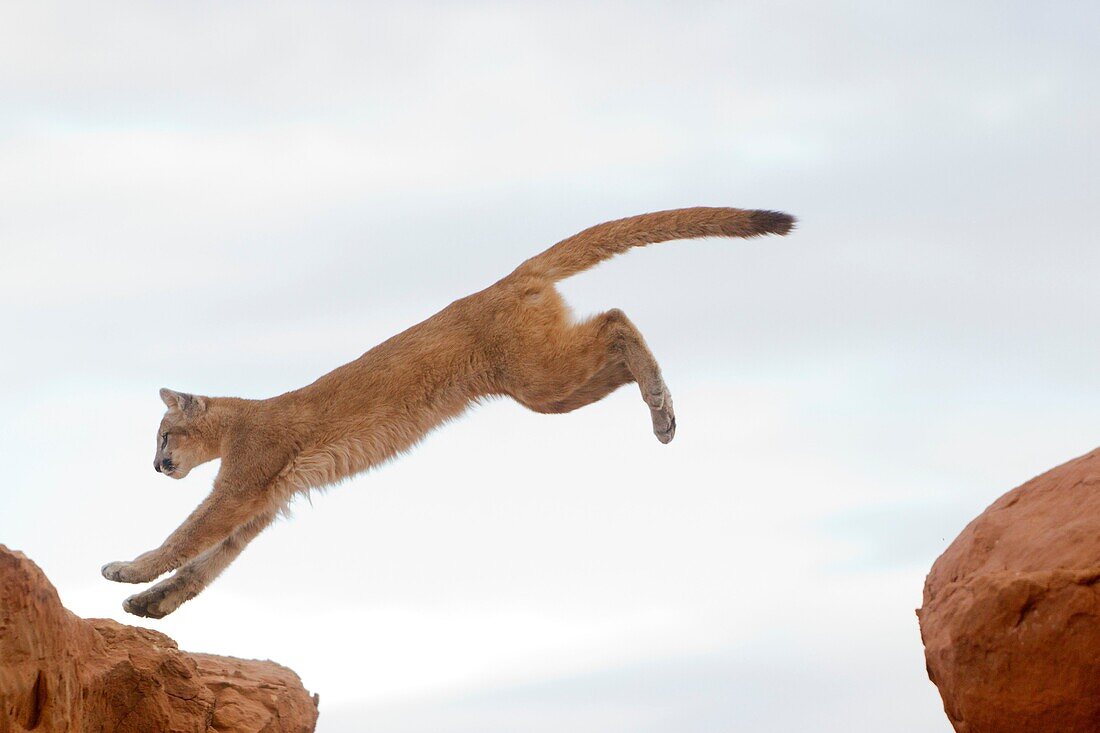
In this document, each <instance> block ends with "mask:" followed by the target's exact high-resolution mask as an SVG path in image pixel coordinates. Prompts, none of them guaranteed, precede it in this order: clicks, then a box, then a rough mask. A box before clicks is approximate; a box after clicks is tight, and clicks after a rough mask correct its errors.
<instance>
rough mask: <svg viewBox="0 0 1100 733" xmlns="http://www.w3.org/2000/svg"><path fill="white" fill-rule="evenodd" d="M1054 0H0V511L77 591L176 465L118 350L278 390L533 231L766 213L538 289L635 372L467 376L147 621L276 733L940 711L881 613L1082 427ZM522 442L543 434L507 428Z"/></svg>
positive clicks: (1078, 272) (914, 721)
mask: <svg viewBox="0 0 1100 733" xmlns="http://www.w3.org/2000/svg"><path fill="white" fill-rule="evenodd" d="M1098 15H1100V11H1098V10H1097V6H1096V4H1095V3H1086V2H1081V3H1071V2H1054V3H1043V4H1041V5H1036V4H1034V3H1022V2H1011V3H1004V2H997V3H992V2H990V3H966V4H956V3H865V4H854V3H837V2H814V3H810V2H805V1H802V2H784V3H756V2H752V3H738V4H730V3H698V4H687V3H676V4H671V3H596V4H593V3H554V4H550V3H545V4H537V3H461V4H460V3H418V2H411V3H401V4H389V3H385V4H383V3H377V4H374V3H310V4H305V3H299V4H294V3H236V4H233V5H232V6H225V5H224V4H221V3H190V4H187V5H184V6H178V7H167V6H163V5H162V4H140V3H134V4H129V3H127V4H122V3H119V4H112V5H111V6H110V7H105V6H92V5H86V4H83V3H40V2H26V3H21V2H8V3H5V4H4V5H3V7H2V8H0V201H3V202H4V203H3V206H2V212H0V247H2V252H3V266H2V267H0V338H2V340H3V343H4V344H5V347H6V348H5V354H6V356H5V358H4V359H2V360H0V377H2V378H3V380H4V383H5V384H6V385H7V386H8V388H7V390H6V392H7V395H6V397H5V399H4V406H5V409H4V410H3V411H2V412H0V440H2V445H3V454H2V459H3V466H4V487H5V488H4V489H2V490H0V492H2V493H0V497H2V500H3V503H2V506H3V511H2V512H0V542H3V543H5V544H7V545H8V546H10V547H14V548H17V549H21V550H23V551H25V552H26V553H27V554H28V555H29V556H30V557H32V558H33V559H34V560H36V561H37V562H38V563H39V564H40V565H41V566H42V567H43V568H44V569H45V570H46V572H47V573H48V574H49V575H50V577H51V578H52V580H53V581H54V583H55V584H56V585H57V587H58V589H59V591H60V593H61V596H62V599H63V600H64V601H65V603H66V604H67V605H68V606H69V607H70V608H71V609H73V610H74V611H76V612H77V613H80V614H81V615H84V616H111V617H113V618H116V619H119V620H122V621H136V619H134V618H133V617H129V616H126V615H125V614H124V613H123V612H122V611H121V607H120V604H121V601H122V599H123V598H124V597H125V596H126V595H128V594H129V593H131V592H132V591H133V589H132V588H131V587H128V586H120V585H115V584H111V583H108V582H107V581H105V580H103V579H101V578H100V577H99V574H98V568H99V566H100V565H101V564H102V563H104V562H107V561H110V560H115V559H120V558H126V557H132V556H133V555H134V554H136V553H137V552H140V551H143V550H146V549H149V548H151V547H152V546H154V545H155V544H157V543H159V541H160V540H161V539H163V537H164V535H165V534H166V533H167V532H168V531H170V530H171V529H172V528H173V527H174V526H176V524H178V523H179V521H181V520H182V519H183V517H184V516H185V515H186V514H187V512H188V511H189V510H190V509H191V508H192V507H193V506H194V505H195V504H196V503H197V502H198V501H199V500H200V499H201V498H202V496H203V495H204V494H205V492H206V490H207V489H208V488H209V481H210V478H211V476H212V475H213V467H208V468H206V469H202V470H197V471H195V472H194V473H193V474H192V475H191V476H190V477H189V478H188V479H186V480H185V481H184V482H182V483H174V482H170V481H168V480H166V479H164V478H163V477H162V476H159V475H157V474H155V473H154V472H153V471H152V468H151V460H152V452H153V449H154V435H155V431H156V426H157V422H158V420H159V417H160V414H161V411H162V405H161V403H160V401H159V399H158V398H157V388H159V387H161V386H169V387H173V388H177V389H183V390H190V391H196V392H200V393H208V394H233V395H241V396H246V397H262V396H267V395H270V394H274V393H277V392H279V391H282V390H285V389H290V388H293V387H297V386H300V385H301V384H303V383H305V382H308V381H310V380H312V379H313V378H315V377H316V376H318V375H320V374H321V373H323V372H325V371H327V370H329V369H331V368H333V367H335V366H336V365H338V364H340V363H342V362H344V361H347V360H349V359H351V358H354V357H355V356H357V355H358V354H359V353H361V352H362V351H364V350H366V349H367V348H369V347H370V346H371V345H373V344H374V343H377V342H378V341H380V340H382V339H383V338H385V337H387V336H389V335H391V334H392V333H394V332H396V331H398V330H401V329H403V328H405V327H407V326H408V325H410V324H412V323H414V322H416V321H417V320H420V319H422V318H424V317H427V316H429V315H431V314H432V313H433V312H435V311H436V310H438V309H439V308H440V307H442V306H444V305H446V304H447V303H448V302H450V301H451V300H453V299H454V298H457V297H460V296H462V295H465V294H467V293H469V292H471V291H473V290H477V289H480V288H482V287H484V286H485V285H487V284H488V283H490V282H492V281H494V280H495V279H497V278H498V277H500V276H501V275H503V274H505V273H506V272H508V271H510V270H511V269H512V268H513V267H514V266H515V265H516V264H517V263H519V262H520V261H521V260H523V259H525V258H526V257H528V256H530V255H531V254H533V253H535V252H537V251H539V250H540V249H543V248H545V247H546V246H548V245H549V244H551V243H553V242H554V241H556V240H557V239H560V238H562V237H564V236H567V235H569V234H572V233H573V232H575V231H577V230H579V229H581V228H584V227H586V226H588V225H591V224H593V223H596V222H598V221H602V220H605V219H609V218H616V217H620V216H625V215H629V214H633V213H640V212H643V211H650V210H654V209H662V208H670V207H675V206H686V205H698V204H702V205H734V206H745V207H767V208H776V209H783V210H786V211H790V212H791V213H794V214H796V215H797V216H799V218H800V220H801V225H800V228H799V230H798V231H797V232H796V233H795V234H794V235H793V236H791V237H790V238H788V239H784V240H779V239H769V240H756V241H751V242H724V241H722V242H720V241H708V242H691V243H673V244H668V245H663V246H659V247H654V248H651V249H647V250H645V251H639V252H633V253H631V254H630V255H629V256H626V257H623V258H620V259H618V260H615V261H613V262H611V263H608V264H606V265H604V266H601V267H600V268H598V269H596V270H594V271H592V272H589V273H586V274H584V275H582V276H580V277H577V278H575V279H573V280H571V281H569V282H567V283H565V284H564V286H563V290H564V292H565V293H566V295H567V297H568V299H569V300H570V302H571V303H572V304H573V305H574V306H575V310H576V311H577V313H578V314H587V313H592V312H596V311H598V310H602V309H606V308H609V307H620V308H622V309H624V310H625V311H626V312H627V313H628V314H629V315H630V316H631V318H632V319H633V320H634V321H635V323H637V324H638V326H639V327H640V328H641V329H642V331H643V332H644V333H645V335H646V337H647V339H648V341H649V343H650V345H651V347H652V348H653V350H654V352H655V353H656V355H657V356H658V358H659V359H660V360H661V362H662V365H663V368H664V371H665V375H666V378H667V380H668V382H669V385H670V387H671V389H672V391H673V394H674V396H675V399H676V406H677V414H678V420H679V430H678V434H677V437H676V440H675V441H674V443H673V444H672V445H670V446H668V447H665V446H661V445H660V444H658V443H657V442H656V440H654V439H653V437H652V435H651V434H650V432H649V421H648V416H647V414H646V411H645V409H644V407H643V406H642V405H641V403H640V401H639V400H638V398H637V395H636V394H635V393H634V392H632V391H631V390H629V389H624V390H621V391H620V392H618V393H616V394H615V395H613V396H612V397H610V398H609V399H607V400H605V401H604V402H601V403H599V404H597V405H595V406H593V407H590V408H587V409H585V410H582V411H579V412H577V413H573V414H571V415H567V416H556V417H548V416H540V415H534V414H531V413H527V412H525V411H523V410H522V409H521V408H519V407H518V406H516V405H514V404H510V403H505V402H498V403H492V404H489V405H485V406H482V407H479V408H477V409H475V410H473V411H472V413H471V414H470V415H468V416H467V417H466V418H464V419H463V420H462V421H460V422H459V423H458V424H456V425H451V426H449V427H447V428H445V429H444V430H442V431H440V432H439V433H437V434H435V435H434V436H432V437H431V438H430V439H429V440H428V441H427V442H426V443H425V444H424V445H423V446H422V447H421V448H420V449H418V450H417V451H416V452H414V453H413V454H411V455H409V456H406V457H404V458H402V459H401V460H400V461H399V462H396V463H394V464H392V465H389V466H387V467H384V468H383V469H381V470H379V471H376V472H374V473H372V474H370V475H366V476H363V477H360V478H358V479H356V480H354V481H351V482H348V483H346V484H344V485H342V486H340V487H338V488H336V489H333V490H331V491H329V492H328V493H326V494H324V495H318V496H315V497H314V499H313V503H312V506H310V504H309V503H306V502H299V503H298V504H297V505H296V509H295V516H294V518H293V519H292V520H291V521H289V522H281V523H279V524H278V525H276V526H275V527H274V528H272V529H271V530H269V531H268V532H267V533H265V534H264V535H263V536H261V537H260V539H258V540H257V541H256V542H255V543H254V544H253V546H251V547H249V549H248V550H247V551H246V552H245V553H244V555H243V556H242V557H241V558H240V560H239V561H238V562H237V563H236V564H235V565H234V566H233V567H231V568H230V570H229V571H228V572H226V574H225V575H224V576H223V578H221V579H220V580H219V581H218V582H217V583H216V584H215V585H214V586H213V587H212V588H210V589H209V590H208V591H207V592H205V593H204V594H203V595H201V596H200V597H199V598H197V599H196V600H194V601H192V602H191V603H189V604H187V605H185V606H184V607H183V608H181V609H180V611H178V612H177V613H176V614H175V615H173V616H171V617H169V618H168V619H165V620H164V621H160V622H148V621H143V623H147V624H148V625H150V626H153V627H155V628H158V629H161V630H163V631H165V632H166V633H169V634H170V635H172V636H173V637H174V638H176V639H177V640H178V641H179V643H180V645H181V646H182V647H184V648H187V649H193V650H196V651H208V652H215V653H223V654H235V655H239V656H255V657H262V658H272V659H275V660H277V661H279V662H282V663H284V664H287V665H289V666H291V667H293V668H294V669H295V670H296V671H297V672H298V673H299V674H300V675H301V676H302V677H303V679H304V681H305V683H306V684H307V686H309V687H310V689H312V690H315V691H318V692H320V693H321V700H322V708H321V710H322V715H321V722H320V725H319V728H318V730H320V731H322V733H338V732H342V731H359V730H363V729H371V730H385V731H393V732H395V733H406V732H407V733H414V732H416V733H421V732H425V733H426V732H427V731H431V732H432V733H459V732H460V731H461V732H465V731H470V732H473V731H477V732H478V733H497V732H499V733H505V732H508V733H510V732H512V731H518V730H522V731H534V732H536V733H538V732H539V731H551V730H553V731H560V730H570V731H577V732H578V733H588V732H589V731H591V732H592V733H617V732H620V731H621V732H623V733H625V732H626V731H631V732H632V733H634V732H637V731H647V732H649V731H651V732H653V733H673V732H675V733H683V732H684V731H691V732H694V731H700V732H702V731H707V732H709V731H746V732H751V733H761V732H773V731H774V732H777V733H779V732H782V733H786V732H791V733H794V732H796V731H797V732H801V731H805V730H809V729H813V730H816V731H837V732H840V731H843V733H859V732H866V733H872V732H874V733H878V732H880V731H883V730H890V731H892V732H895V733H946V731H948V730H949V728H948V725H947V722H946V719H945V717H944V716H943V714H942V711H941V709H940V703H939V700H938V697H937V695H936V692H935V690H934V688H933V687H932V686H931V684H930V683H929V682H928V681H927V678H926V676H925V673H924V664H923V659H922V650H921V646H920V640H919V635H918V630H917V625H916V619H915V616H914V615H913V609H914V608H916V607H917V606H918V605H919V604H920V598H921V587H922V582H923V576H924V573H925V572H926V571H927V569H928V567H929V566H930V564H931V563H932V561H933V560H934V559H935V557H936V556H937V555H938V554H939V552H941V551H942V550H943V548H944V547H945V546H946V544H947V543H948V542H950V540H951V539H952V538H953V537H954V536H955V535H956V534H957V533H958V531H959V530H960V529H961V528H962V527H963V526H964V525H965V523H966V522H967V521H968V519H969V518H970V517H972V516H974V515H975V514H976V513H977V512H979V511H981V509H982V508H983V507H984V506H986V505H987V504H988V503H989V502H991V501H992V500H993V499H994V498H996V497H997V496H998V495H999V494H1000V493H1002V492H1003V491H1005V490H1007V489H1009V488H1011V487H1012V486H1014V485H1017V484H1019V483H1021V482H1022V481H1024V480H1026V479H1027V478H1029V477H1031V476H1032V475H1034V474H1036V473H1039V472H1041V471H1043V470H1045V469H1046V468H1049V467H1051V466H1053V465H1055V464H1057V463H1060V462H1062V461H1063V460H1066V459H1069V458H1071V457H1073V456H1075V455H1078V454H1080V453H1083V452H1085V451H1087V450H1089V449H1091V448H1093V447H1095V445H1096V443H1097V432H1096V427H1095V426H1096V419H1095V415H1096V414H1097V412H1098V409H1100V392H1098V391H1097V390H1096V388H1095V375H1096V374H1097V372H1098V370H1100V348H1098V347H1097V346H1096V345H1095V339H1093V337H1092V334H1093V332H1094V330H1095V323H1094V321H1095V313H1096V312H1097V296H1096V286H1095V280H1096V273H1097V270H1098V267H1100V250H1098V249H1097V248H1096V247H1095V246H1094V243H1095V241H1096V235H1095V234H1094V232H1093V227H1095V222H1094V221H1093V219H1094V216H1093V212H1094V211H1095V209H1096V204H1097V194H1098V193H1100V191H1098V185H1097V182H1096V181H1097V175H1096V168H1097V162H1098V157H1100V156H1098V152H1100V150H1098V148H1100V144H1098V142H1097V136H1096V130H1097V129H1100V109H1098V105H1097V99H1098V95H1097V92H1098V89H1097V81H1096V75H1095V73H1093V71H1092V70H1093V69H1095V68H1097V66H1098V62H1100V58H1098V53H1097V51H1096V47H1095V37H1096V32H1097V30H1100V29H1098V25H1100V23H1098V20H1100V17H1098ZM551 448H552V452H551Z"/></svg>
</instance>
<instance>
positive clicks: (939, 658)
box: [917, 451, 1100, 733]
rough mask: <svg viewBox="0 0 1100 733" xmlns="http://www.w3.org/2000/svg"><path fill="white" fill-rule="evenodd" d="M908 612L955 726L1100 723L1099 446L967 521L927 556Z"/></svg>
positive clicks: (1041, 730) (1089, 726)
mask: <svg viewBox="0 0 1100 733" xmlns="http://www.w3.org/2000/svg"><path fill="white" fill-rule="evenodd" d="M917 615H918V616H919V617H920V627H921V637H922V638H923V640H924V647H925V659H926V660H927V663H928V676H929V677H930V678H931V679H932V681H933V682H934V683H935V684H936V686H937V687H938V688H939V690H940V695H941V696H942V697H943V703H944V709H945V711H946V712H947V716H948V718H950V720H951V723H952V724H953V725H954V726H955V730H956V731H958V732H959V733H1025V732H1026V733H1047V732H1049V733H1055V732H1057V733H1096V732H1097V731H1100V451H1097V452H1093V453H1090V454H1089V455H1087V456H1083V457H1081V458H1078V459H1076V460H1073V461H1070V462H1069V463H1067V464H1065V465H1062V466H1059V467H1058V468H1055V469H1053V470H1052V471H1049V472H1047V473H1045V474H1043V475H1042V476H1039V477H1037V478H1034V479H1032V480H1031V481H1028V482H1027V483H1026V484H1024V485H1023V486H1020V487H1019V488H1016V489H1013V490H1012V491H1010V492H1008V493H1007V494H1005V495H1004V496H1002V497H1001V498H1000V499H998V500H997V501H996V502H994V503H993V505H992V506H990V507H989V508H988V509H986V510H985V512H983V513H982V514H981V515H980V516H979V517H978V518H977V519H975V520H974V521H973V522H971V523H970V524H969V525H968V526H967V527H966V529H964V530H963V532H962V534H960V535H959V536H958V538H957V539H956V540H955V541H954V542H953V543H952V544H951V546H950V547H948V548H947V551H946V552H944V553H943V555H942V556H941V557H940V558H939V559H938V560H937V561H936V562H935V564H934V565H933V566H932V571H931V572H930V573H929V575H928V579H927V581H926V583H925V586H924V605H923V608H921V609H920V610H919V611H918V612H917Z"/></svg>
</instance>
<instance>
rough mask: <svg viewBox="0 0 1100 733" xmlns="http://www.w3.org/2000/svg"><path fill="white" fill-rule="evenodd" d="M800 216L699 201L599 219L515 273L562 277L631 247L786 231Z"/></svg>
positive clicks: (524, 264) (528, 261)
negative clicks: (687, 206) (689, 205)
mask: <svg viewBox="0 0 1100 733" xmlns="http://www.w3.org/2000/svg"><path fill="white" fill-rule="evenodd" d="M794 223H795V218H794V217H793V216H791V215H790V214H784V213H782V212H780V211H762V210H756V209H726V208H717V207H707V206H698V207H695V208H691V209H670V210H668V211H656V212H654V213H652V214H641V215H639V216H629V217H627V218H625V219H616V220H615V221H608V222H604V223H603V224H597V225H596V226H594V227H589V228H588V229H585V230H584V231H583V232H580V233H579V234H574V235H573V236H572V237H569V238H568V239H563V240H562V241H560V242H558V243H557V244H555V245H554V246H553V247H551V248H550V249H548V250H546V251H545V252H543V253H542V254H538V255H535V256H534V257H532V258H531V259H529V260H527V261H526V262H524V263H523V264H522V265H520V266H519V267H518V268H517V269H516V271H515V274H516V275H528V276H535V277H543V278H547V279H549V280H561V279H563V278H567V277H569V276H570V275H576V274H577V273H578V272H582V271H584V270H587V269H588V268H589V267H592V266H593V265H595V264H597V263H599V262H602V261H603V260H606V259H607V258H609V257H614V256H615V255H617V254H620V253H622V252H625V251H627V250H628V249H630V248H631V247H641V246H643V245H646V244H655V243H657V242H667V241H669V240H670V239H696V238H699V237H758V236H762V235H764V234H786V233H787V232H789V231H791V228H792V227H794Z"/></svg>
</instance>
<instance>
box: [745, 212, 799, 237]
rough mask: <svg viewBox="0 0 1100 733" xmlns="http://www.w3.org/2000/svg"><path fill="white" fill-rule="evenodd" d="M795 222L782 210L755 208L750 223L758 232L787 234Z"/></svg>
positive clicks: (795, 220)
mask: <svg viewBox="0 0 1100 733" xmlns="http://www.w3.org/2000/svg"><path fill="white" fill-rule="evenodd" d="M797 222H798V220H797V219H795V218H794V217H793V216H791V215H790V214H784V213H783V212H782V211H767V210H765V209H757V210H755V211H753V212H752V225H753V228H754V229H755V230H756V232H757V233H758V234H779V235H783V234H789V233H790V231H791V230H792V229H794V225H795V224H796V223H797Z"/></svg>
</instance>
